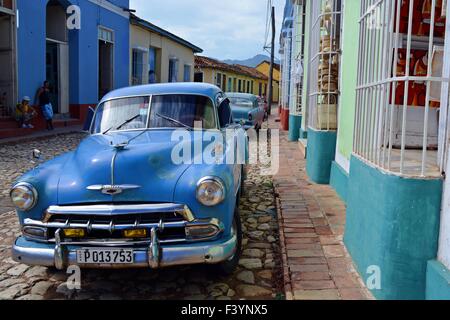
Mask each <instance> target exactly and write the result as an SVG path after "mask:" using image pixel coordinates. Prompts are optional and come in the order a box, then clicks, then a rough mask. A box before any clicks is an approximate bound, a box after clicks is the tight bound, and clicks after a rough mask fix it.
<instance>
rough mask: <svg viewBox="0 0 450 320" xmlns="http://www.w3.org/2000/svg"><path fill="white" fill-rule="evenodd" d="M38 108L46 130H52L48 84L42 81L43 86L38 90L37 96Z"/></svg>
mask: <svg viewBox="0 0 450 320" xmlns="http://www.w3.org/2000/svg"><path fill="white" fill-rule="evenodd" d="M37 97H38V102H39V107H41V110H42V114H43V115H44V119H45V121H46V123H47V130H53V129H54V128H53V106H52V104H51V102H50V83H49V82H48V81H44V85H43V86H42V87H41V88H40V89H39V91H38V94H37Z"/></svg>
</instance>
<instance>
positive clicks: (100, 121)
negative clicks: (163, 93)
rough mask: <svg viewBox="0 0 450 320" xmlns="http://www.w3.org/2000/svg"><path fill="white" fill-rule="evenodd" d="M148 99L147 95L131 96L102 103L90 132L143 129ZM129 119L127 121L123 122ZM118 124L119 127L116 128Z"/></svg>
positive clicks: (145, 123) (145, 125) (146, 117)
mask: <svg viewBox="0 0 450 320" xmlns="http://www.w3.org/2000/svg"><path fill="white" fill-rule="evenodd" d="M149 101H150V98H149V97H133V98H121V99H116V100H110V101H106V102H104V103H102V104H101V105H100V106H99V107H98V110H97V113H96V115H95V119H94V125H93V129H92V132H93V133H101V132H105V131H106V130H132V129H145V128H146V127H147V119H148V108H149ZM130 119H131V121H129V123H127V124H124V123H125V122H127V120H130ZM122 124H123V125H122ZM121 125H122V126H121ZM119 126H121V128H120V129H117V128H118V127H119Z"/></svg>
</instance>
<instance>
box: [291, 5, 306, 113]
mask: <svg viewBox="0 0 450 320" xmlns="http://www.w3.org/2000/svg"><path fill="white" fill-rule="evenodd" d="M305 17H306V5H305V4H304V3H303V1H298V2H297V3H296V5H295V7H294V31H293V33H294V34H295V36H294V39H295V40H294V44H293V45H294V52H293V54H292V68H291V69H292V70H291V73H292V75H291V79H292V81H291V88H290V90H291V91H290V92H291V96H292V99H291V100H290V108H289V109H290V111H289V113H290V114H292V115H302V114H303V108H302V92H303V68H304V67H303V66H304V54H305Z"/></svg>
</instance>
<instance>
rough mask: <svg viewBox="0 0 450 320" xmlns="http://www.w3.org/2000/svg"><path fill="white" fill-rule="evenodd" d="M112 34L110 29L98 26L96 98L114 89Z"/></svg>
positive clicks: (100, 97)
mask: <svg viewBox="0 0 450 320" xmlns="http://www.w3.org/2000/svg"><path fill="white" fill-rule="evenodd" d="M113 66H114V34H113V31H112V30H109V29H105V28H103V27H102V28H99V41H98V99H99V100H101V99H102V98H103V97H104V96H105V95H106V94H107V93H108V92H110V91H111V90H113V89H114V73H113Z"/></svg>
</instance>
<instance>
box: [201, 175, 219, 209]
mask: <svg viewBox="0 0 450 320" xmlns="http://www.w3.org/2000/svg"><path fill="white" fill-rule="evenodd" d="M224 199H225V186H224V184H223V182H222V180H220V179H219V178H217V177H205V178H203V179H200V181H199V182H198V183H197V200H198V201H199V202H200V203H201V204H203V205H205V206H207V207H213V206H216V205H218V204H219V203H221V202H222V201H223V200H224Z"/></svg>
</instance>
